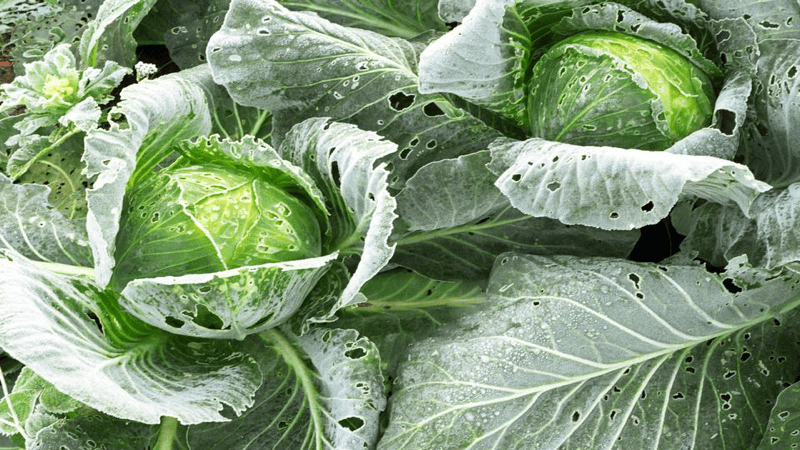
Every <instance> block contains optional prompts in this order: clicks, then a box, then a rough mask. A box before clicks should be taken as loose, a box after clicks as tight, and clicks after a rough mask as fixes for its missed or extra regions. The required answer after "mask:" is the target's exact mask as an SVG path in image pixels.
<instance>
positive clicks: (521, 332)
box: [378, 254, 800, 449]
mask: <svg viewBox="0 0 800 450" xmlns="http://www.w3.org/2000/svg"><path fill="white" fill-rule="evenodd" d="M799 281H800V279H799V278H798V274H797V272H796V271H795V270H793V269H781V270H778V271H776V272H767V271H761V270H756V269H751V268H749V267H748V266H747V265H746V264H744V263H743V261H741V260H740V261H737V262H736V264H735V265H731V266H729V267H728V271H727V272H726V273H724V274H722V275H714V274H711V273H709V272H707V271H706V270H705V269H704V268H702V267H700V266H697V265H689V266H681V265H655V264H641V263H632V262H626V261H623V260H618V259H611V258H576V257H539V256H528V255H518V254H505V255H503V256H501V257H500V258H499V260H498V263H497V266H496V267H495V271H494V272H493V276H492V279H491V281H490V284H489V288H488V295H489V298H490V303H489V304H491V305H492V306H491V307H490V308H489V307H486V308H482V309H481V310H480V311H477V312H468V313H466V314H464V315H462V316H461V317H459V318H457V319H456V320H454V321H452V322H450V323H448V324H446V325H444V326H442V327H439V329H438V330H436V331H435V332H434V333H432V335H431V336H430V337H428V338H426V339H423V340H419V341H416V342H414V343H412V344H411V345H410V346H409V347H408V350H407V352H406V356H405V357H402V358H401V359H400V361H401V363H400V366H399V368H398V373H397V377H396V379H395V380H394V388H393V395H392V397H391V399H390V409H389V411H390V418H389V427H388V428H387V430H386V433H385V434H384V435H383V437H382V439H381V441H380V443H379V445H378V448H385V449H402V448H439V447H442V448H466V447H469V448H476V449H477V448H487V449H488V448H509V447H514V446H516V447H518V448H543V449H544V448H557V447H558V448H612V447H613V446H620V447H624V448H642V449H645V448H647V449H649V448H653V449H655V448H664V447H667V448H687V447H689V448H691V447H697V448H707V447H708V448H710V447H717V446H726V447H731V448H753V447H754V446H755V445H757V444H758V442H759V440H760V438H761V435H762V434H763V432H764V430H763V428H761V427H760V425H759V424H760V423H765V422H766V420H767V418H768V417H769V414H770V410H771V409H772V400H771V399H774V398H775V396H777V395H778V393H779V392H780V391H781V390H782V389H783V386H784V385H788V384H790V383H791V382H792V381H793V380H794V378H795V377H796V374H797V370H798V368H800V365H798V361H797V358H796V355H797V351H798V347H797V345H798V344H797V342H798V339H797V338H798V334H797V327H794V326H793V325H790V324H792V323H795V321H796V320H797V313H796V312H795V311H792V309H793V308H795V306H796V305H797V302H798V301H799V300H798V299H800V295H799V294H800V292H799V291H798V290H799V289H800V283H799ZM740 286H741V287H740ZM751 286H758V287H751ZM743 287H751V288H750V289H747V290H742V288H743ZM784 312H785V314H784ZM776 315H777V317H776Z"/></svg>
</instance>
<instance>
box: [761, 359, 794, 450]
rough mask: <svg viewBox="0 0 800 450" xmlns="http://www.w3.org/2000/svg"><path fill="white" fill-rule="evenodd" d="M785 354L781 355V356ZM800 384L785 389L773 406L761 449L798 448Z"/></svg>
mask: <svg viewBox="0 0 800 450" xmlns="http://www.w3.org/2000/svg"><path fill="white" fill-rule="evenodd" d="M781 357H783V358H785V356H779V358H781ZM798 405H800V385H798V384H797V383H795V384H793V385H791V386H789V387H788V388H786V389H784V390H783V392H781V394H780V395H779V396H778V401H777V402H775V407H774V408H772V414H770V417H769V423H768V424H767V433H766V434H765V435H764V439H762V440H761V445H759V446H758V449H759V450H769V449H780V448H796V447H798V446H800V422H798V419H800V410H798Z"/></svg>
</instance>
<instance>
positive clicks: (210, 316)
mask: <svg viewBox="0 0 800 450" xmlns="http://www.w3.org/2000/svg"><path fill="white" fill-rule="evenodd" d="M190 315H192V316H194V319H193V320H192V321H193V322H194V323H196V324H198V325H200V326H201V327H205V328H208V329H211V330H221V329H223V322H222V319H220V318H219V316H217V315H216V314H214V313H212V312H211V311H209V310H208V308H206V307H205V305H197V306H195V311H194V312H192V313H190ZM227 328H230V327H227Z"/></svg>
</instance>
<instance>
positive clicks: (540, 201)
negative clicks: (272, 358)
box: [489, 136, 769, 230]
mask: <svg viewBox="0 0 800 450" xmlns="http://www.w3.org/2000/svg"><path fill="white" fill-rule="evenodd" d="M687 139H691V136H690V137H689V138H687ZM491 150H492V157H493V160H492V163H491V164H490V166H489V168H490V169H491V170H492V171H493V172H495V173H496V174H497V175H498V177H499V178H498V179H497V182H496V185H497V186H498V187H499V188H500V190H501V191H503V193H504V194H505V195H506V196H507V197H508V198H509V200H510V201H511V204H512V205H513V206H514V207H516V208H518V209H520V210H521V211H522V212H524V213H526V214H530V215H532V216H536V217H550V218H553V219H558V220H560V221H561V222H563V223H565V224H580V225H588V226H594V227H598V228H603V229H608V230H628V229H633V228H639V227H642V226H644V225H648V224H653V223H657V222H658V221H660V220H661V219H663V218H664V217H666V216H667V215H668V214H669V212H670V210H671V209H672V207H673V206H675V204H676V203H677V201H678V199H679V197H680V196H681V195H693V196H697V197H700V198H704V199H707V200H711V201H714V202H718V203H721V204H728V205H736V206H738V207H739V208H740V209H741V210H742V212H743V213H744V214H746V215H749V214H750V213H749V211H750V209H751V205H752V203H753V201H754V200H755V198H756V197H757V196H758V194H759V193H761V192H764V191H766V190H768V189H769V185H767V184H765V183H763V182H760V181H757V180H756V179H755V178H754V177H753V174H752V173H751V172H750V170H749V169H748V168H747V167H745V166H743V165H741V164H736V163H732V162H730V161H726V160H724V159H719V158H713V157H709V156H695V155H679V154H673V153H669V152H648V151H643V150H632V149H620V148H614V147H595V146H577V145H570V144H561V143H557V142H551V141H545V140H542V139H529V140H527V141H522V142H520V141H511V140H498V141H496V142H495V143H494V144H492V148H491Z"/></svg>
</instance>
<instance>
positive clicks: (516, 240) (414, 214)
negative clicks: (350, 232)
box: [392, 151, 639, 280]
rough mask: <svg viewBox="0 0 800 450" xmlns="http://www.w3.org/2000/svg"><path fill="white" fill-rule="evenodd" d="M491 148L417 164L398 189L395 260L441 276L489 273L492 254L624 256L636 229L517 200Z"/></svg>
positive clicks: (454, 277)
mask: <svg viewBox="0 0 800 450" xmlns="http://www.w3.org/2000/svg"><path fill="white" fill-rule="evenodd" d="M490 160H491V156H490V154H489V152H488V151H485V152H477V153H473V154H471V155H466V156H461V157H459V158H455V159H446V160H441V161H437V162H434V163H431V164H428V165H427V166H425V167H423V168H422V169H420V170H419V171H418V172H417V173H416V174H414V176H413V177H412V178H411V179H410V180H409V181H408V183H407V184H406V187H405V188H404V189H403V191H401V192H400V193H399V194H398V195H397V201H398V208H397V209H398V213H399V215H400V218H401V220H402V223H403V224H404V225H405V227H404V228H403V227H398V230H397V231H396V232H395V236H394V240H395V241H396V242H397V249H396V251H395V255H394V258H393V259H392V262H393V263H396V264H400V265H402V266H404V267H408V268H411V269H414V270H416V271H418V272H420V273H422V274H425V275H427V276H430V277H433V278H437V279H448V280H459V279H462V278H468V279H472V278H479V279H486V278H488V277H489V272H490V271H491V268H492V264H493V263H494V259H495V257H496V256H497V255H498V254H500V253H503V252H507V251H512V250H513V251H520V252H523V251H524V252H528V253H534V254H550V253H558V254H570V255H587V256H588V255H595V254H602V255H607V256H619V257H624V256H627V255H628V254H629V253H630V251H631V250H632V249H633V246H634V244H635V243H636V241H637V240H638V239H639V232H638V231H606V230H600V229H597V228H590V227H583V226H578V227H570V226H568V225H564V224H563V223H561V222H559V221H557V220H553V219H550V218H541V217H532V216H530V215H527V214H523V213H522V212H520V211H519V210H517V209H516V208H514V207H512V206H511V205H510V204H509V202H508V199H507V198H506V197H505V196H504V195H503V193H502V192H501V191H500V189H498V188H497V187H496V186H495V185H494V182H495V180H496V178H497V176H496V175H494V174H493V173H492V172H491V171H490V170H489V169H488V168H487V167H486V166H487V164H488V163H489V162H490Z"/></svg>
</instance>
